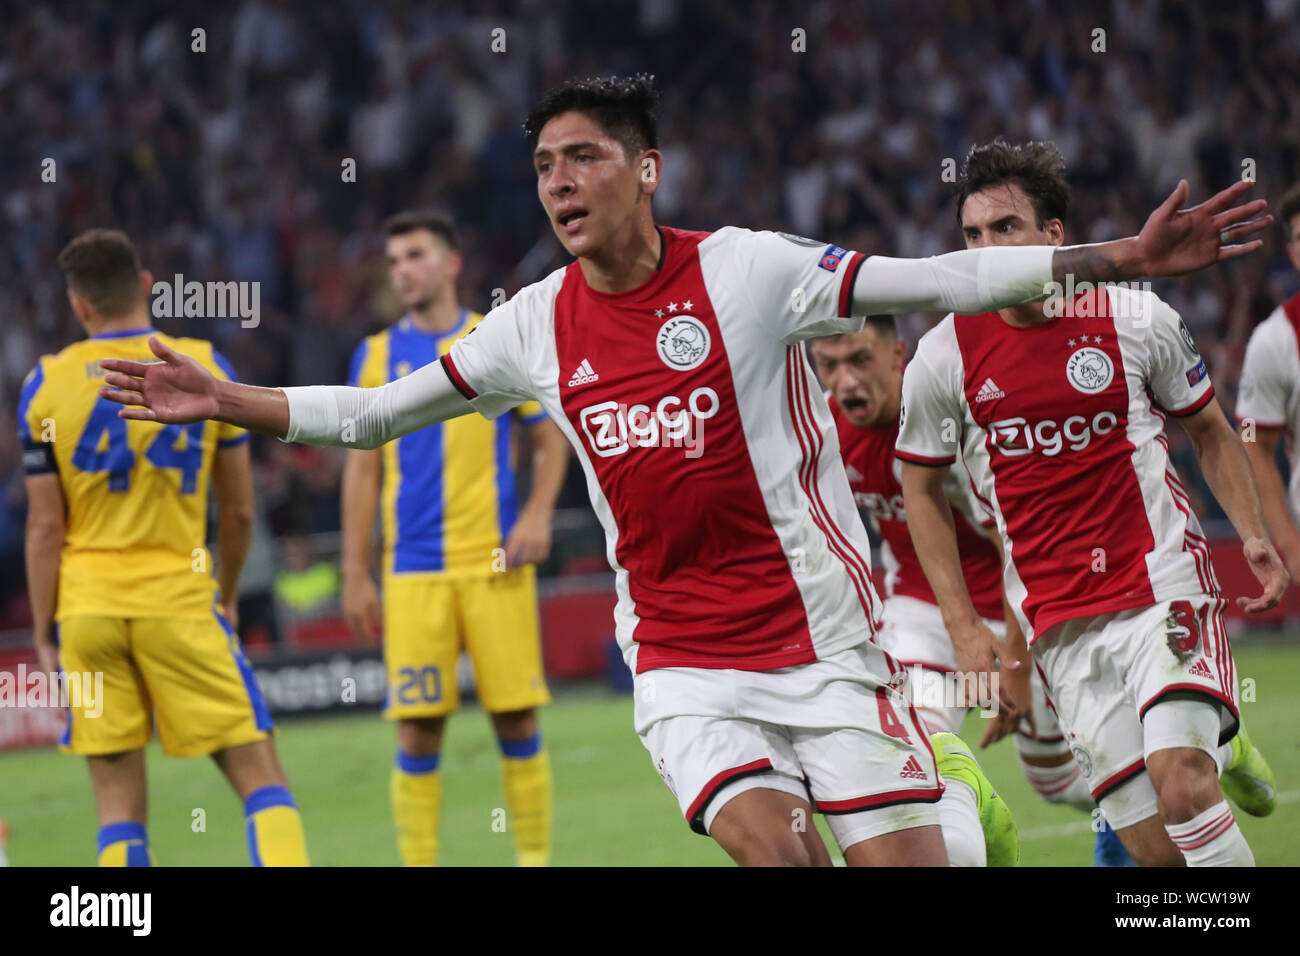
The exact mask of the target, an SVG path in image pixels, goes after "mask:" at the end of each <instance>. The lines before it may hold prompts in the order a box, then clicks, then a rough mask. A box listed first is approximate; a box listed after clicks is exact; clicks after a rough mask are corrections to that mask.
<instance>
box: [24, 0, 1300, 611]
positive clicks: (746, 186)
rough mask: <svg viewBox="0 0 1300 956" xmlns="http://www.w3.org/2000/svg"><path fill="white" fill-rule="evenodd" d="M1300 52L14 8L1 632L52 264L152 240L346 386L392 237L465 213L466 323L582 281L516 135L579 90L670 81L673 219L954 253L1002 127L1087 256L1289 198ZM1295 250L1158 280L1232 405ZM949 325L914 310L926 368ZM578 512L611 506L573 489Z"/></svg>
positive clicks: (1211, 24)
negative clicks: (573, 80) (254, 305)
mask: <svg viewBox="0 0 1300 956" xmlns="http://www.w3.org/2000/svg"><path fill="white" fill-rule="evenodd" d="M218 8H220V9H218ZM196 31H197V32H196ZM1297 51H1300V0H1237V2H1233V3H1230V4H1221V3H1212V2H1204V3H1201V2H1193V3H1183V2H1178V0H1114V2H1085V3H1070V4H1064V3H1057V2H1051V0H1026V2H1016V3H1012V2H1006V0H964V2H963V0H957V2H940V0H907V2H892V0H888V2H881V0H815V2H809V3H800V4H787V3H779V2H775V0H763V2H758V3H749V2H740V0H734V2H723V0H565V2H563V3H552V2H549V0H520V2H515V3H505V2H496V0H472V2H464V3H461V2H443V0H434V2H397V0H389V2H380V0H374V2H365V0H331V2H328V3H310V2H305V0H304V2H299V0H244V2H242V3H231V4H228V5H226V4H215V5H214V4H210V3H205V2H197V0H70V2H55V3H43V2H30V3H26V4H21V5H16V6H15V7H14V8H13V9H11V10H10V11H9V13H7V14H6V20H5V24H4V27H3V30H2V31H0V142H3V143H4V147H3V148H2V149H0V216H2V217H3V227H2V228H0V316H3V321H0V572H3V573H2V574H0V608H2V607H4V606H5V604H6V599H7V598H10V597H12V596H13V595H15V594H17V593H21V591H22V588H23V574H22V553H21V548H22V520H23V517H22V515H23V492H22V479H21V468H20V465H19V456H18V448H17V443H16V441H15V436H14V431H15V429H14V414H13V413H14V409H15V407H16V401H17V396H18V390H19V386H20V383H21V381H22V379H23V377H24V376H25V375H26V374H27V372H28V371H29V370H30V369H31V368H32V366H33V364H34V363H35V361H36V359H37V357H38V356H39V355H41V354H43V353H46V352H51V351H56V350H58V349H59V348H61V347H63V346H64V345H66V344H68V343H69V342H71V341H74V340H75V339H77V338H78V337H79V336H80V335H81V332H80V329H79V328H78V326H77V324H76V320H75V317H74V315H73V314H72V312H71V310H70V309H69V307H68V304H67V301H66V299H65V296H64V289H63V283H62V279H61V276H60V274H59V272H58V269H57V267H56V265H55V257H56V255H57V254H58V252H59V250H60V249H61V248H62V246H63V245H64V244H65V243H66V242H67V241H68V240H69V239H70V238H72V237H73V236H74V235H76V234H77V233H79V232H80V231H82V230H84V229H86V228H89V227H92V226H113V227H117V228H122V229H125V230H126V231H127V232H128V233H129V234H130V235H131V237H132V238H133V239H134V241H135V242H136V244H137V247H138V249H139V251H140V255H141V259H142V261H143V263H144V265H145V267H146V268H147V269H150V270H151V271H152V272H153V273H154V275H155V276H156V277H158V278H166V279H169V280H170V279H171V278H172V277H173V276H174V275H175V274H181V275H183V276H184V277H185V278H186V279H187V280H199V281H210V280H211V281H228V280H246V281H256V282H258V283H260V289H261V316H260V323H259V325H258V326H257V327H256V328H243V327H241V325H240V322H239V320H238V319H233V318H232V319H206V320H205V319H160V320H159V322H158V327H159V328H162V329H164V330H166V331H169V332H172V333H176V334H188V335H197V336H202V337H207V338H211V339H214V340H215V341H216V342H217V343H218V346H219V348H220V349H221V350H222V351H223V352H224V353H225V354H226V355H227V356H228V357H229V359H230V360H231V362H232V363H233V365H234V367H235V369H236V371H237V372H238V374H239V375H240V377H241V378H242V379H244V380H245V381H251V382H255V383H260V384H268V385H269V384H276V385H284V384H305V383H316V382H341V381H343V380H344V378H345V375H346V368H347V361H348V357H349V355H350V353H351V351H352V349H353V348H354V346H355V345H356V344H357V342H358V341H359V340H360V339H361V337H362V336H363V335H365V334H367V333H369V332H371V331H374V330H375V329H377V328H379V327H381V326H382V325H383V324H384V323H387V322H390V321H392V320H394V319H396V318H397V317H398V314H399V311H400V307H399V306H398V305H397V303H396V301H395V299H394V298H393V296H392V294H391V292H390V290H389V289H388V288H387V285H386V271H385V264H384V260H383V247H384V241H383V236H382V234H381V232H380V229H379V226H380V224H381V222H382V221H383V219H384V218H385V217H386V216H388V215H389V214H391V213H393V212H396V211H398V210H400V209H403V208H407V207H411V206H422V205H436V206H441V207H443V208H446V209H448V210H450V211H451V212H452V213H453V214H454V215H455V216H456V217H457V218H458V220H459V223H460V226H461V229H462V231H463V234H464V253H465V257H464V258H465V270H464V274H463V279H462V282H461V289H460V291H461V296H462V301H463V302H464V303H466V304H468V305H469V306H471V307H473V308H476V309H479V310H481V311H486V310H487V308H488V307H489V306H490V304H491V301H492V296H493V290H496V289H503V290H504V291H505V294H507V295H509V294H513V293H514V292H515V291H516V290H517V289H518V288H519V287H520V286H522V285H524V284H527V283H528V282H531V281H534V280H536V279H538V278H540V277H541V276H543V275H544V274H545V273H546V272H548V271H550V270H551V269H553V268H556V267H558V266H560V265H562V264H564V262H565V261H566V257H565V255H564V253H563V250H562V249H561V248H560V246H559V244H558V242H557V241H556V240H555V238H554V236H553V235H552V233H551V230H550V228H549V226H548V224H547V222H546V219H545V217H544V215H543V214H542V212H541V210H540V208H539V206H538V203H537V198H536V190H535V180H534V176H533V173H532V168H531V163H530V158H529V150H528V146H527V143H526V141H525V140H524V138H523V136H522V133H521V130H520V124H521V121H522V119H523V116H524V114H525V113H526V111H527V109H528V107H529V105H530V104H531V102H532V101H533V100H534V99H535V98H536V97H537V96H539V95H540V93H541V92H542V91H544V90H545V89H546V88H548V87H549V86H551V85H554V84H556V83H558V82H560V81H562V80H563V79H565V78H566V77H569V76H572V75H603V74H610V73H633V72H648V73H653V74H655V75H656V76H657V77H658V82H659V86H660V88H661V90H662V93H663V107H662V113H661V129H660V137H661V147H662V149H663V152H664V155H665V163H664V174H663V181H662V183H661V187H660V189H659V191H658V193H657V195H656V197H655V200H654V202H655V207H656V214H657V216H658V218H659V220H660V221H661V222H664V223H666V224H670V225H675V226H680V227H685V228H696V229H713V228H717V227H719V226H722V225H725V224H734V225H741V226H747V227H752V228H774V229H780V230H784V231H789V232H794V233H799V234H803V235H809V236H815V237H819V238H825V239H826V240H828V241H832V240H833V241H834V242H836V243H838V244H839V245H842V246H846V247H849V248H855V249H859V250H862V251H864V252H867V253H872V252H879V253H884V254H893V255H901V256H925V255H932V254H936V253H941V252H945V251H949V250H951V249H954V248H958V247H959V246H960V245H961V237H960V235H959V233H958V230H957V228H956V221H955V216H954V209H953V206H952V203H951V199H950V195H951V189H952V184H951V181H950V180H951V175H949V176H947V177H945V172H949V173H950V172H951V171H952V169H953V164H954V162H955V163H956V164H957V165H959V164H960V161H961V157H962V156H963V155H964V153H965V152H966V150H967V149H968V148H969V147H970V146H971V145H972V144H975V143H979V142H984V141H987V140H989V139H992V138H993V137H995V136H999V135H1000V136H1004V137H1006V138H1007V139H1009V140H1011V141H1022V140H1026V139H1051V140H1054V141H1055V142H1056V143H1057V144H1058V145H1059V146H1060V148H1061V150H1062V152H1063V153H1064V155H1065V157H1066V159H1067V161H1068V163H1069V166H1070V179H1071V183H1072V188H1073V206H1072V211H1071V216H1070V220H1069V222H1067V224H1066V225H1067V242H1087V241H1094V240H1102V239H1108V238H1114V237H1117V236H1122V235H1126V234H1132V233H1134V232H1136V231H1137V230H1138V229H1139V228H1140V227H1141V225H1142V221H1143V219H1144V218H1145V216H1146V214H1147V213H1148V212H1149V211H1150V210H1151V209H1152V208H1154V206H1155V205H1156V204H1158V203H1159V201H1160V200H1161V199H1163V198H1164V197H1165V196H1166V195H1167V194H1168V192H1169V191H1170V190H1171V189H1172V188H1173V187H1174V186H1175V184H1176V183H1177V181H1178V179H1179V178H1180V177H1185V178H1187V179H1188V180H1189V181H1190V183H1191V187H1192V195H1193V196H1194V197H1204V196H1205V195H1207V194H1208V193H1210V192H1212V191H1214V190H1217V189H1219V188H1222V187H1223V186H1225V185H1227V184H1229V183H1230V182H1232V181H1233V180H1235V179H1238V178H1240V177H1242V176H1243V175H1249V176H1251V177H1252V178H1254V179H1255V180H1256V181H1257V182H1258V184H1259V185H1258V186H1257V188H1256V193H1257V195H1260V196H1263V197H1265V198H1269V199H1271V200H1274V201H1276V200H1277V199H1278V198H1279V197H1280V196H1281V194H1282V192H1283V191H1284V190H1285V188H1286V187H1287V185H1289V184H1290V183H1291V182H1293V181H1294V180H1296V179H1297V178H1300V73H1298V72H1297V70H1296V64H1297V62H1298V61H1297V57H1298V56H1300V54H1298V53H1297ZM50 159H52V160H53V161H54V164H53V166H52V167H51V166H50V164H49V163H47V162H46V161H47V160H50ZM349 159H351V160H355V167H356V175H355V181H354V182H351V181H345V180H346V179H347V178H348V177H346V176H345V175H344V167H345V161H346V160H349ZM945 161H952V162H945ZM51 168H52V170H53V181H47V180H48V179H49V178H50V174H49V170H50V169H51ZM43 173H45V175H44V176H43ZM1279 238H1280V237H1279V235H1278V234H1276V233H1275V234H1274V235H1272V236H1271V237H1270V239H1269V242H1268V244H1267V246H1266V249H1265V251H1264V253H1262V254H1257V255H1254V256H1251V257H1248V258H1247V259H1245V260H1244V261H1241V262H1239V263H1234V264H1232V265H1231V266H1229V267H1226V268H1219V269H1214V270H1211V271H1209V272H1206V273H1203V274H1201V275H1198V276H1195V277H1190V278H1185V279H1180V280H1176V281H1170V282H1161V283H1158V284H1157V285H1156V291H1157V292H1158V293H1159V294H1160V295H1162V296H1163V297H1164V298H1166V299H1167V300H1168V301H1169V302H1170V303H1171V304H1173V305H1174V307H1175V308H1177V309H1178V310H1179V311H1180V312H1181V313H1182V315H1183V316H1184V318H1185V320H1186V322H1187V324H1188V326H1189V327H1190V328H1191V329H1192V331H1193V333H1194V334H1195V335H1196V337H1197V339H1198V341H1199V343H1200V346H1201V349H1202V351H1203V352H1204V353H1205V355H1206V358H1207V361H1208V363H1209V366H1210V370H1211V374H1212V376H1213V378H1214V380H1215V383H1216V386H1217V388H1218V390H1219V393H1220V395H1221V396H1222V399H1223V402H1224V405H1225V408H1227V409H1228V410H1230V409H1231V407H1232V398H1233V394H1234V388H1235V382H1236V378H1237V374H1238V369H1239V365H1240V360H1241V356H1242V353H1243V349H1244V346H1245V342H1246V339H1247V337H1248V335H1249V333H1250V331H1251V329H1252V327H1253V326H1254V324H1255V323H1257V322H1258V321H1259V320H1261V319H1262V318H1263V317H1264V316H1266V315H1267V314H1268V312H1269V311H1270V310H1271V309H1272V308H1273V307H1274V305H1275V304H1276V303H1278V302H1279V301H1280V300H1281V299H1283V298H1284V297H1285V296H1286V295H1287V294H1289V293H1292V292H1294V291H1295V290H1296V288H1297V286H1298V285H1300V280H1298V277H1297V276H1296V275H1294V274H1293V272H1292V271H1291V270H1290V269H1289V267H1288V266H1287V264H1286V260H1285V257H1284V254H1283V251H1282V247H1281V242H1280V241H1279ZM938 318H939V316H935V315H926V316H904V317H900V319H901V322H902V325H903V328H904V331H905V333H906V335H907V337H908V338H909V340H910V341H912V342H914V341H915V339H916V337H917V336H918V335H919V334H920V333H921V332H923V331H924V330H925V329H926V328H927V327H928V326H929V324H932V323H933V322H934V321H936V320H937V319H938ZM1172 431H1175V432H1176V431H1177V429H1172ZM1175 441H1176V447H1177V448H1178V452H1177V454H1178V461H1179V464H1180V466H1182V467H1183V469H1184V474H1185V475H1187V476H1188V477H1191V475H1190V473H1189V472H1188V471H1187V470H1186V468H1187V466H1188V465H1189V463H1190V458H1189V453H1188V450H1187V447H1186V444H1185V442H1181V441H1180V440H1179V439H1178V438H1176V439H1175ZM254 454H255V460H256V475H255V482H256V489H257V492H258V501H259V504H260V506H261V518H262V521H261V525H262V537H263V538H265V537H266V535H268V534H269V535H271V536H275V537H281V536H302V535H309V534H314V533H321V532H329V531H333V530H336V529H337V527H338V502H337V494H338V485H339V474H340V454H339V453H338V452H337V451H334V450H319V449H310V448H304V447H290V446H286V445H283V444H281V443H278V442H274V441H263V440H258V441H257V442H256V444H255V448H254ZM1189 484H1191V485H1193V486H1194V487H1195V488H1198V489H1199V490H1200V495H1199V501H1198V504H1199V508H1200V510H1201V513H1202V514H1203V515H1210V516H1213V515H1214V514H1215V509H1214V506H1213V503H1212V502H1211V501H1209V500H1208V494H1206V493H1205V491H1204V486H1203V485H1202V484H1201V483H1200V482H1199V481H1198V480H1193V481H1191V482H1189ZM562 504H567V505H574V506H585V494H584V491H583V488H582V483H581V478H580V475H578V474H577V470H576V469H574V470H573V471H572V473H571V481H570V486H569V487H568V488H566V492H565V496H564V499H563V501H562ZM258 560H259V558H258V557H257V556H256V555H255V556H254V559H253V566H252V567H251V568H250V576H252V577H258V576H259V575H260V576H264V577H266V578H267V579H268V580H269V578H270V576H271V574H272V573H273V572H272V562H271V561H270V560H269V559H267V558H266V556H265V555H263V556H262V558H261V559H260V560H261V561H262V564H261V566H259V565H258ZM268 586H269V585H268ZM3 616H4V612H3V610H0V619H2V618H3ZM0 629H3V621H2V620H0Z"/></svg>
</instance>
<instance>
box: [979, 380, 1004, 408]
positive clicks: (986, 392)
mask: <svg viewBox="0 0 1300 956" xmlns="http://www.w3.org/2000/svg"><path fill="white" fill-rule="evenodd" d="M1006 394H1007V393H1006V392H1004V391H1002V389H1000V388H998V387H997V385H996V384H995V383H994V381H993V379H991V378H986V379H985V380H984V384H983V385H981V386H980V390H979V391H978V392H976V393H975V402H976V404H979V403H980V402H991V401H993V399H995V398H1002V397H1004V396H1005V395H1006Z"/></svg>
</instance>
